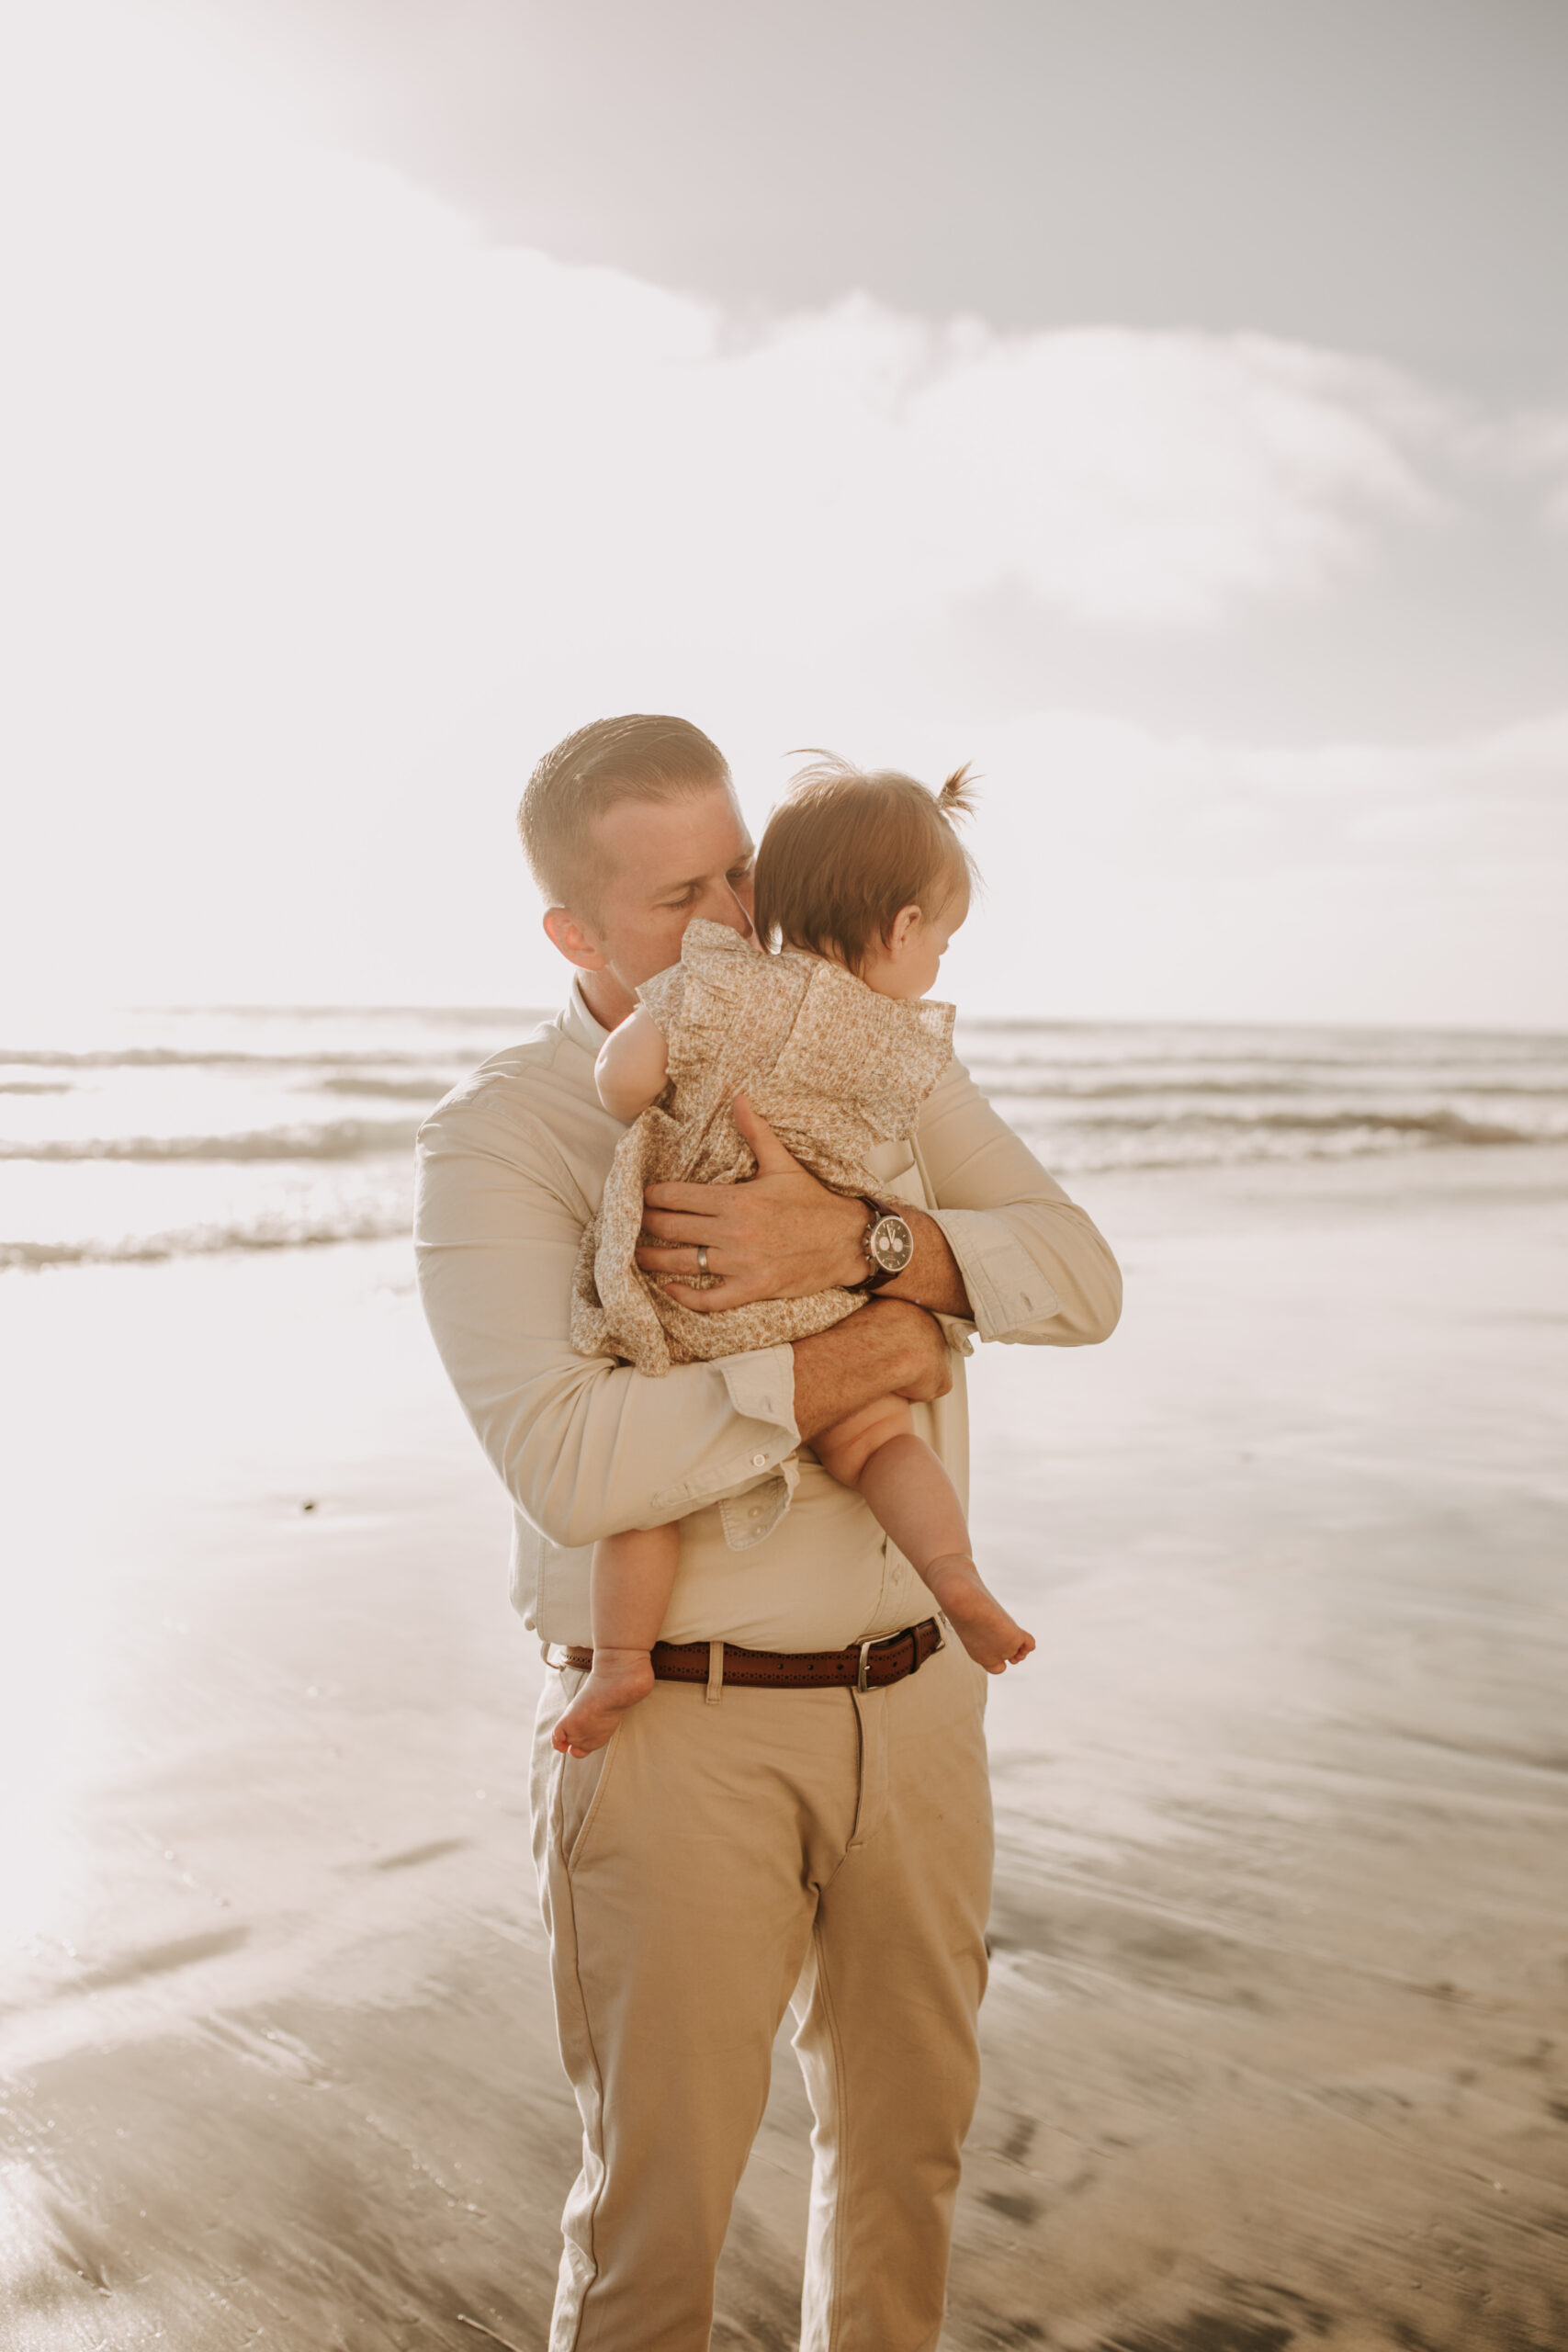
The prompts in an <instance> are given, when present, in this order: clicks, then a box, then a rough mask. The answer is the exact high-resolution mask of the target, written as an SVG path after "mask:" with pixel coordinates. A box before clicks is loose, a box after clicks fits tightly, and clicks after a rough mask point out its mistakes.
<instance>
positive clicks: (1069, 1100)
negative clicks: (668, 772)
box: [0, 1006, 1568, 1270]
mask: <svg viewBox="0 0 1568 2352" xmlns="http://www.w3.org/2000/svg"><path fill="white" fill-rule="evenodd" d="M545 1017H546V1016H545V1015H544V1014H542V1013H539V1012H528V1011H522V1010H505V1009H499V1008H494V1007H491V1008H477V1009H469V1010H456V1009H449V1008H419V1007H384V1006H373V1007H361V1008H353V1007H349V1008H344V1007H330V1008H320V1009H314V1008H298V1007H295V1008H276V1009H271V1008H238V1009H223V1008H214V1009H209V1010H180V1011H162V1012H158V1011H143V1012H117V1013H113V1014H107V1015H101V1016H97V1017H95V1018H87V1017H85V1016H73V1018H72V1019H71V1020H69V1021H66V1020H62V1022H61V1023H59V1024H58V1025H57V1026H54V1027H44V1026H42V1025H39V1024H37V1023H35V1024H32V1025H31V1026H30V1027H29V1028H28V1029H26V1030H17V1029H15V1028H13V1029H12V1031H11V1033H10V1035H5V1034H3V1033H0V1268H12V1269H23V1270H26V1269H32V1270H39V1269H44V1268H49V1267H69V1266H72V1265H81V1264H87V1263H93V1262H101V1261H114V1260H129V1261H150V1260H153V1261H155V1260H159V1259H170V1258H177V1257H184V1256H187V1255H190V1254H193V1253H199V1252H210V1251H216V1250H280V1249H302V1248H307V1247H310V1246H311V1245H313V1244H321V1243H324V1242H334V1241H345V1240H361V1239H364V1240H368V1239H374V1238H384V1237H388V1236H391V1235H396V1234H399V1233H403V1232H406V1231H407V1229H408V1227H409V1222H410V1216H411V1213H412V1158H411V1155H412V1144H413V1138H414V1133H415V1130H416V1128H417V1126H418V1125H419V1122H420V1120H421V1118H422V1117H423V1114H424V1113H425V1112H426V1111H428V1110H429V1109H430V1108H431V1107H432V1106H433V1105H434V1103H437V1102H438V1101H439V1100H440V1098H441V1097H442V1095H443V1094H445V1093H446V1091H447V1089H448V1088H449V1087H450V1086H452V1085H453V1084H454V1082H455V1081H456V1080H458V1079H459V1078H461V1077H462V1076H463V1075H464V1074H465V1072H467V1071H468V1070H469V1069H472V1068H473V1067H474V1065H475V1064H476V1063H477V1062H479V1061H482V1060H483V1059H484V1058H485V1057H486V1056H487V1055H490V1054H492V1053H495V1052H497V1051H498V1050H500V1048H502V1046H507V1045H510V1044H513V1043H514V1042H515V1041H516V1040H517V1039H519V1038H520V1037H524V1036H526V1035H528V1034H529V1033H530V1032H531V1031H532V1030H533V1029H534V1028H535V1026H536V1024H537V1023H539V1022H540V1021H541V1020H542V1019H544V1018H545ZM958 1045H959V1051H960V1053H961V1054H962V1055H963V1057H964V1059H965V1061H966V1062H967V1063H968V1064H969V1066H970V1068H971V1069H973V1071H974V1073H975V1075H976V1079H977V1080H978V1081H979V1083H980V1084H981V1085H982V1086H983V1087H984V1088H985V1090H986V1091H987V1093H988V1094H989V1095H990V1097H991V1098H992V1100H993V1101H994V1102H995V1103H996V1105H997V1108H998V1111H1000V1113H1001V1114H1002V1115H1003V1116H1004V1117H1005V1118H1006V1119H1008V1120H1009V1121H1010V1123H1011V1124H1012V1125H1013V1126H1015V1127H1016V1128H1017V1130H1018V1132H1019V1133H1020V1134H1021V1136H1024V1137H1025V1138H1026V1139H1027V1141H1028V1142H1029V1144H1030V1145H1031V1147H1032V1148H1033V1149H1034V1150H1036V1151H1037V1152H1038V1153H1039V1154H1040V1156H1041V1158H1042V1159H1043V1160H1044V1161H1045V1163H1046V1165H1047V1166H1048V1167H1049V1168H1050V1169H1051V1170H1053V1172H1054V1173H1055V1174H1057V1175H1059V1176H1060V1177H1061V1178H1062V1179H1063V1181H1064V1182H1066V1183H1067V1184H1068V1186H1069V1188H1070V1187H1071V1185H1072V1183H1073V1181H1074V1179H1075V1178H1078V1177H1082V1176H1084V1175H1087V1174H1091V1173H1095V1172H1099V1171H1101V1170H1125V1169H1138V1168H1144V1169H1170V1170H1176V1169H1189V1170H1190V1169H1201V1168H1204V1167H1213V1166H1220V1165H1225V1166H1234V1165H1238V1164H1244V1163H1247V1162H1258V1161H1287V1162H1300V1161H1307V1160H1314V1159H1347V1158H1351V1157H1358V1156H1364V1155H1369V1154H1390V1153H1401V1152H1405V1153H1409V1152H1428V1151H1437V1150H1446V1151H1462V1150H1480V1149H1485V1148H1488V1147H1490V1146H1494V1145H1498V1144H1551V1143H1562V1142H1563V1141H1564V1140H1568V1036H1562V1035H1540V1034H1535V1035H1532V1034H1522V1033H1490V1034H1483V1033H1480V1032H1457V1031H1452V1032H1445V1031H1436V1030H1434V1031H1419V1030H1393V1029H1390V1030H1376V1029H1306V1028H1268V1027H1261V1026H1258V1027H1250V1026H1246V1025H1241V1024H1237V1025H1235V1026H1225V1027H1220V1026H1212V1025H1202V1024H1191V1023H1056V1022H1043V1021H1040V1022H1034V1021H1007V1022H986V1021H966V1022H961V1023H960V1026H959V1033H958Z"/></svg>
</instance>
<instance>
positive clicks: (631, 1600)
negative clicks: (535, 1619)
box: [553, 1520, 681, 1756]
mask: <svg viewBox="0 0 1568 2352" xmlns="http://www.w3.org/2000/svg"><path fill="white" fill-rule="evenodd" d="M680 1553H681V1530H680V1527H679V1525H678V1524H677V1522H676V1521H673V1520H671V1522H670V1524H669V1525H668V1526H667V1527H632V1528H628V1529H627V1530H626V1533H625V1534H624V1535H606V1536H605V1537H604V1539H603V1541H602V1542H600V1543H598V1544H595V1545H594V1546H593V1566H592V1568H591V1570H590V1571H589V1582H588V1601H589V1609H590V1611H591V1615H592V1625H593V1666H592V1671H591V1672H590V1674H589V1677H588V1679H587V1681H586V1682H585V1683H584V1684H583V1686H582V1688H581V1691H579V1692H578V1694H577V1696H576V1698H575V1699H574V1700H573V1701H572V1702H571V1704H570V1707H568V1709H567V1711H566V1713H565V1714H564V1715H563V1716H562V1717H561V1719H560V1721H559V1723H558V1724H557V1725H556V1727H555V1732H554V1734H553V1738H554V1742H555V1745H556V1747H559V1748H563V1749H564V1750H565V1751H566V1753H567V1755H568V1756H592V1753H593V1750H594V1749H595V1748H596V1747H604V1743H605V1741H606V1740H607V1739H608V1738H609V1736H610V1734H611V1733H612V1732H613V1731H614V1730H615V1725H616V1724H618V1723H619V1722H620V1720H621V1717H622V1716H623V1715H624V1714H625V1713H626V1709H627V1708H628V1707H635V1706H636V1705H637V1701H638V1700H639V1699H646V1698H647V1696H648V1694H649V1691H651V1690H652V1688H653V1661H652V1658H651V1657H649V1652H650V1651H651V1649H652V1647H653V1645H654V1643H655V1642H656V1641H657V1640H658V1639H659V1628H660V1625H661V1624H662V1623H664V1612H665V1611H666V1610H667V1609H668V1608H669V1606H670V1593H671V1587H672V1586H673V1584H674V1582H675V1564H676V1562H677V1560H678V1559H679V1557H680Z"/></svg>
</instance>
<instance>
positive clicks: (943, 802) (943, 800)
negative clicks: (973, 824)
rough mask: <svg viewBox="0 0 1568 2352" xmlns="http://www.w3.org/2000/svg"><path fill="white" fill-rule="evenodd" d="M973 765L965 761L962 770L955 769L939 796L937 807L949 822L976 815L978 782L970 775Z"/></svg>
mask: <svg viewBox="0 0 1568 2352" xmlns="http://www.w3.org/2000/svg"><path fill="white" fill-rule="evenodd" d="M973 764H974V763H973V762H972V761H969V760H965V761H964V765H963V766H962V767H961V768H954V769H953V774H952V775H950V776H949V777H948V779H947V782H946V783H945V784H944V785H943V786H942V790H941V791H940V792H939V793H938V794H937V797H936V802H937V807H938V808H939V809H941V810H942V815H943V816H944V817H946V818H947V819H949V820H952V819H953V818H954V817H972V816H973V815H974V814H975V800H976V792H975V781H976V780H975V778H974V777H973V776H972V775H970V773H969V771H970V768H971V767H972V765H973Z"/></svg>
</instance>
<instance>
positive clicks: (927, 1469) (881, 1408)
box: [811, 1397, 1034, 1674]
mask: <svg viewBox="0 0 1568 2352" xmlns="http://www.w3.org/2000/svg"><path fill="white" fill-rule="evenodd" d="M811 1443H812V1449H813V1451H814V1453H816V1455H817V1458H818V1461H819V1462H820V1463H821V1464H822V1467H823V1468H824V1469H825V1470H827V1471H829V1472H830V1473H831V1475H832V1476H834V1477H835V1478H837V1479H838V1481H839V1483H840V1486H844V1487H854V1488H855V1489H856V1491H857V1492H858V1493H860V1494H863V1496H864V1497H865V1499H866V1501H867V1502H868V1503H869V1504H870V1505H871V1508H872V1510H874V1512H875V1513H876V1517H877V1521H878V1523H879V1525H880V1526H881V1527H882V1528H883V1529H885V1531H886V1533H887V1534H889V1535H890V1536H891V1537H892V1538H893V1541H894V1543H895V1544H897V1546H898V1549H899V1550H900V1552H902V1553H903V1555H904V1557H905V1558H906V1559H907V1560H908V1563H909V1565H910V1566H911V1567H912V1568H914V1569H915V1571H916V1573H917V1574H918V1575H919V1577H920V1579H921V1581H922V1582H923V1583H924V1584H926V1585H927V1586H929V1588H930V1589H931V1592H932V1594H933V1595H934V1596H935V1598H936V1600H938V1602H939V1603H940V1604H941V1607H942V1612H943V1614H944V1615H945V1616H946V1617H947V1619H948V1621H949V1623H951V1625H952V1627H953V1632H954V1633H955V1634H957V1635H958V1638H959V1640H960V1641H961V1642H962V1643H963V1645H964V1648H965V1649H966V1650H967V1651H968V1653H969V1655H970V1657H972V1658H975V1659H976V1660H977V1661H978V1663H979V1664H980V1665H981V1666H983V1667H984V1668H986V1671H987V1673H988V1674H1000V1672H1001V1671H1002V1668H1004V1667H1007V1666H1016V1665H1017V1664H1018V1662H1019V1660H1020V1659H1021V1658H1025V1657H1028V1656H1029V1653H1030V1651H1031V1650H1032V1648H1033V1647H1034V1636H1033V1634H1026V1633H1025V1632H1024V1630H1023V1628H1022V1626H1021V1624H1019V1623H1018V1622H1017V1620H1016V1619H1015V1618H1013V1617H1011V1616H1010V1615H1009V1613H1008V1611H1006V1610H1005V1609H1004V1608H1003V1607H1002V1604H1001V1602H1000V1601H999V1600H998V1599H997V1597H996V1595H995V1593H994V1592H990V1591H988V1590H987V1588H986V1586H985V1585H984V1584H983V1583H982V1582H981V1579H980V1571H979V1569H978V1568H977V1567H976V1566H975V1563H974V1561H973V1560H972V1559H971V1558H970V1556H969V1530H968V1528H967V1527H966V1526H965V1525H964V1512H963V1510H962V1508H961V1506H960V1504H959V1500H958V1497H957V1495H956V1494H955V1493H954V1491H953V1481H952V1479H951V1478H950V1477H949V1476H948V1475H947V1473H946V1471H945V1470H944V1469H943V1468H942V1464H941V1463H940V1462H939V1461H938V1460H937V1458H936V1455H935V1454H934V1453H932V1452H931V1447H930V1446H929V1445H927V1443H926V1442H925V1441H924V1439H923V1438H918V1437H917V1436H916V1435H915V1430H914V1423H913V1421H912V1419H910V1415H909V1408H908V1405H907V1404H905V1402H904V1400H903V1399H902V1397H881V1398H879V1399H878V1401H877V1402H876V1403H875V1404H874V1405H867V1406H864V1407H863V1408H862V1410H861V1411H860V1412H858V1413H852V1414H850V1415H848V1416H847V1417H846V1419H843V1420H841V1421H837V1422H835V1423H834V1425H833V1427H832V1428H831V1429H829V1430H823V1431H822V1433H821V1435H820V1436H819V1437H816V1438H813V1439H812V1441H811Z"/></svg>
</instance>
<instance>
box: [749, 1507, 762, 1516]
mask: <svg viewBox="0 0 1568 2352" xmlns="http://www.w3.org/2000/svg"><path fill="white" fill-rule="evenodd" d="M761 1516H762V1514H761V1511H760V1510H758V1509H757V1507H756V1505H755V1504H753V1505H752V1508H751V1511H750V1517H751V1518H752V1519H761Z"/></svg>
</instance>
